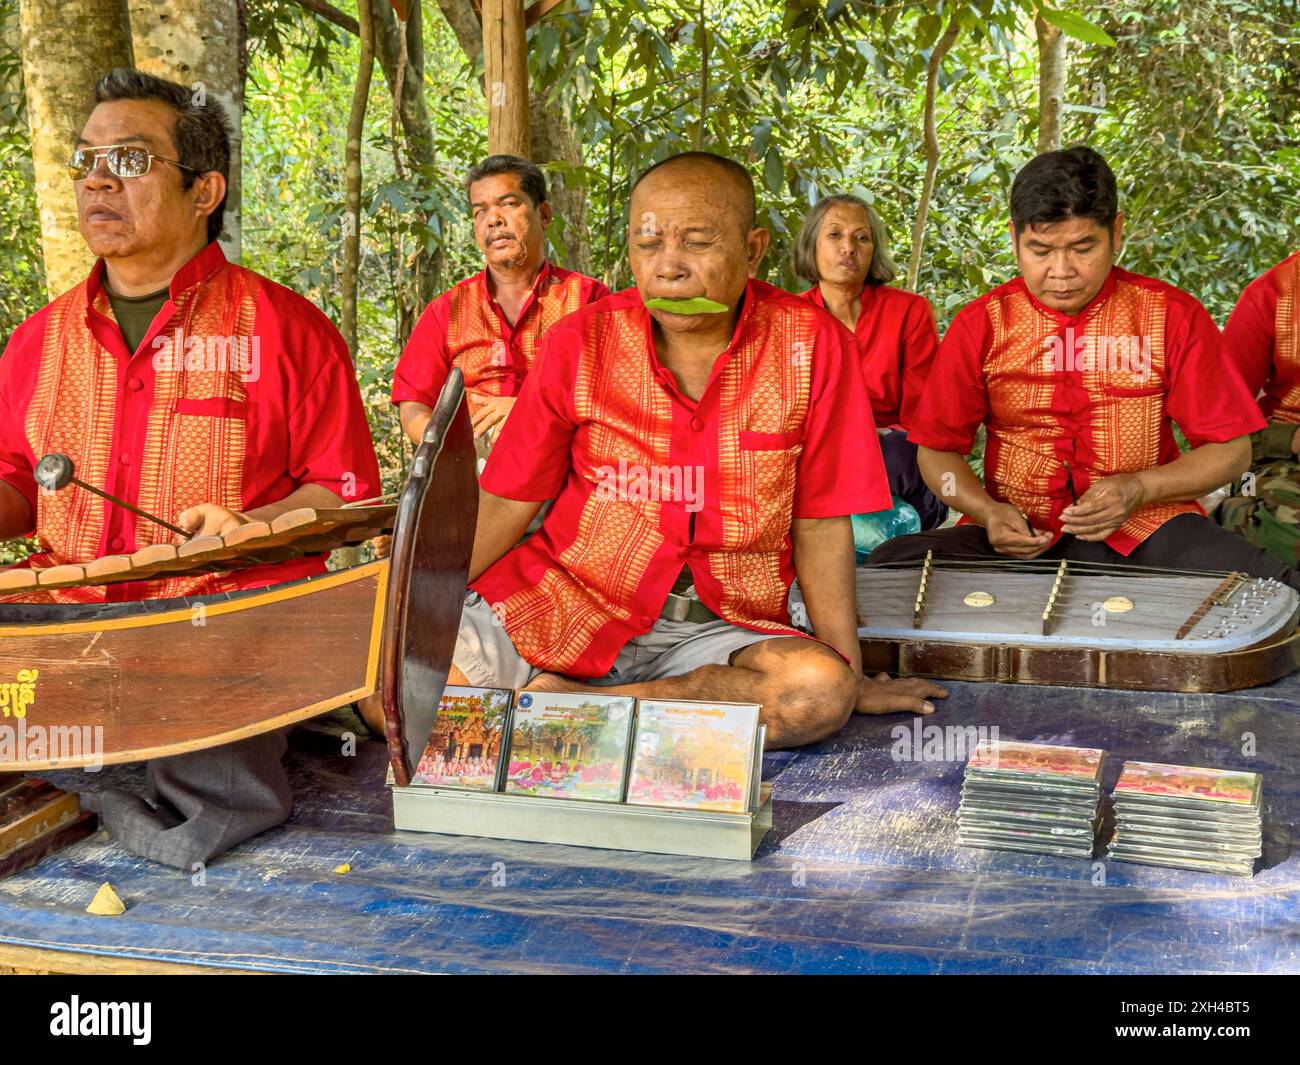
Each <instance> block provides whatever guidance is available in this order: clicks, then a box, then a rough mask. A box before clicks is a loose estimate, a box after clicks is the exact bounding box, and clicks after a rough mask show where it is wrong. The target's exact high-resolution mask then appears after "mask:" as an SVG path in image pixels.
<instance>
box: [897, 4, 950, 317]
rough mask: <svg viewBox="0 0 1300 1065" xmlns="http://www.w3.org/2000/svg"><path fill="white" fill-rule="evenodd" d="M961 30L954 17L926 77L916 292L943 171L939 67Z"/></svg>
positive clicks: (912, 273)
mask: <svg viewBox="0 0 1300 1065" xmlns="http://www.w3.org/2000/svg"><path fill="white" fill-rule="evenodd" d="M960 32H961V26H960V25H959V24H958V22H957V16H956V15H954V16H953V17H952V18H951V19H950V20H949V22H948V28H947V29H946V30H944V33H943V36H942V37H940V38H939V42H938V44H936V45H935V46H934V51H932V52H931V53H930V62H929V63H927V64H926V73H925V184H924V185H922V186H921V199H920V201H919V202H918V203H917V205H916V220H915V221H914V222H913V223H912V252H911V255H910V256H909V257H908V263H907V286H906V287H907V289H908V291H909V292H915V291H916V281H917V278H918V277H919V276H920V273H921V249H922V248H923V247H924V244H925V221H926V218H927V216H928V215H929V213H930V198H931V197H932V196H933V195H934V178H935V174H936V173H937V172H938V170H939V135H938V133H937V132H936V130H935V127H934V97H935V92H936V89H937V87H938V82H939V67H940V66H942V65H943V58H944V56H946V55H947V54H948V49H950V48H951V47H952V46H953V42H954V41H956V40H957V34H958V33H960Z"/></svg>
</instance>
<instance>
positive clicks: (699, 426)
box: [691, 418, 704, 433]
mask: <svg viewBox="0 0 1300 1065" xmlns="http://www.w3.org/2000/svg"><path fill="white" fill-rule="evenodd" d="M691 428H692V429H694V430H695V431H696V432H697V433H698V432H700V431H702V430H703V429H704V419H703V418H692V419H691Z"/></svg>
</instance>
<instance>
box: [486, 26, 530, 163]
mask: <svg viewBox="0 0 1300 1065" xmlns="http://www.w3.org/2000/svg"><path fill="white" fill-rule="evenodd" d="M483 88H484V90H485V92H486V93H487V99H488V153H489V154H491V155H501V154H505V155H518V156H520V157H521V158H524V159H530V158H532V153H533V145H532V131H531V130H530V129H529V124H528V43H527V39H526V36H525V26H524V2H523V0H483Z"/></svg>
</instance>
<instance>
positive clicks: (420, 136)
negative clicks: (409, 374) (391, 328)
mask: <svg viewBox="0 0 1300 1065" xmlns="http://www.w3.org/2000/svg"><path fill="white" fill-rule="evenodd" d="M420 8H421V5H420V3H419V0H415V3H413V4H412V5H411V10H410V14H409V16H408V18H407V21H406V23H405V24H404V25H403V24H402V23H400V22H399V21H398V20H397V16H396V15H395V14H394V13H393V7H392V5H391V4H389V3H379V4H376V5H375V6H374V20H375V55H376V57H377V58H378V60H379V66H380V68H381V69H382V70H383V72H384V80H385V81H386V82H387V84H388V93H389V95H390V96H392V97H394V101H393V108H394V111H395V113H396V116H397V124H398V125H400V126H401V132H402V140H403V143H404V146H405V156H406V163H407V164H408V165H409V166H410V168H411V169H412V170H414V171H415V173H416V174H417V175H418V176H420V177H423V178H425V179H426V180H430V181H431V180H432V177H433V175H434V173H435V170H436V168H437V155H436V152H435V150H434V143H433V125H432V123H431V122H430V121H429V109H428V107H427V105H426V104H425V100H424V30H423V24H422V14H421V10H420ZM393 139H394V141H395V142H396V140H397V131H396V130H394V131H393ZM395 158H396V159H397V160H398V161H399V163H398V165H399V167H400V165H401V164H400V160H401V155H400V154H395ZM423 222H424V223H425V225H426V226H427V225H428V223H429V218H428V216H427V215H426V216H424V217H423ZM410 280H411V284H410V286H409V287H407V286H403V289H402V291H401V292H399V294H398V314H397V318H398V323H397V334H398V335H397V340H398V343H399V344H400V345H401V346H405V344H406V340H407V338H409V337H410V335H411V330H412V329H413V328H414V326H415V321H416V318H417V317H418V316H419V314H420V312H421V311H422V310H424V307H425V305H426V304H427V303H428V302H429V301H430V300H432V299H433V297H434V291H435V288H436V286H437V282H438V271H437V262H436V260H435V258H434V256H433V255H431V254H430V253H429V252H428V251H427V249H425V248H420V249H419V250H418V251H417V253H416V254H415V255H414V257H413V258H412V259H411V261H410Z"/></svg>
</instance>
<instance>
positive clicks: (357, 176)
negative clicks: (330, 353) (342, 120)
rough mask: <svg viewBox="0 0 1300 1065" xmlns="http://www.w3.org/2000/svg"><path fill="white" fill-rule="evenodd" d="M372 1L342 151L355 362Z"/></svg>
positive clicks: (346, 298)
mask: <svg viewBox="0 0 1300 1065" xmlns="http://www.w3.org/2000/svg"><path fill="white" fill-rule="evenodd" d="M370 5H371V0H359V2H358V4H357V15H358V23H359V29H360V38H361V49H360V51H361V54H360V59H359V63H358V66H357V81H356V85H355V87H354V88H353V90H352V112H351V114H350V115H349V116H348V140H347V144H346V146H345V148H344V153H343V159H344V164H343V190H344V192H343V204H344V206H343V270H342V282H343V300H342V302H343V313H342V319H343V320H342V322H341V323H340V324H341V327H342V333H343V339H344V340H345V341H346V342H347V345H348V351H349V352H351V354H352V360H353V362H355V361H356V358H357V347H358V343H359V341H358V338H357V287H358V284H359V283H360V270H361V138H362V136H363V134H364V133H365V122H366V103H367V102H368V101H369V99H370V75H371V72H372V71H373V69H374V65H375V24H374V22H373V21H372V19H371V9H370Z"/></svg>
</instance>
